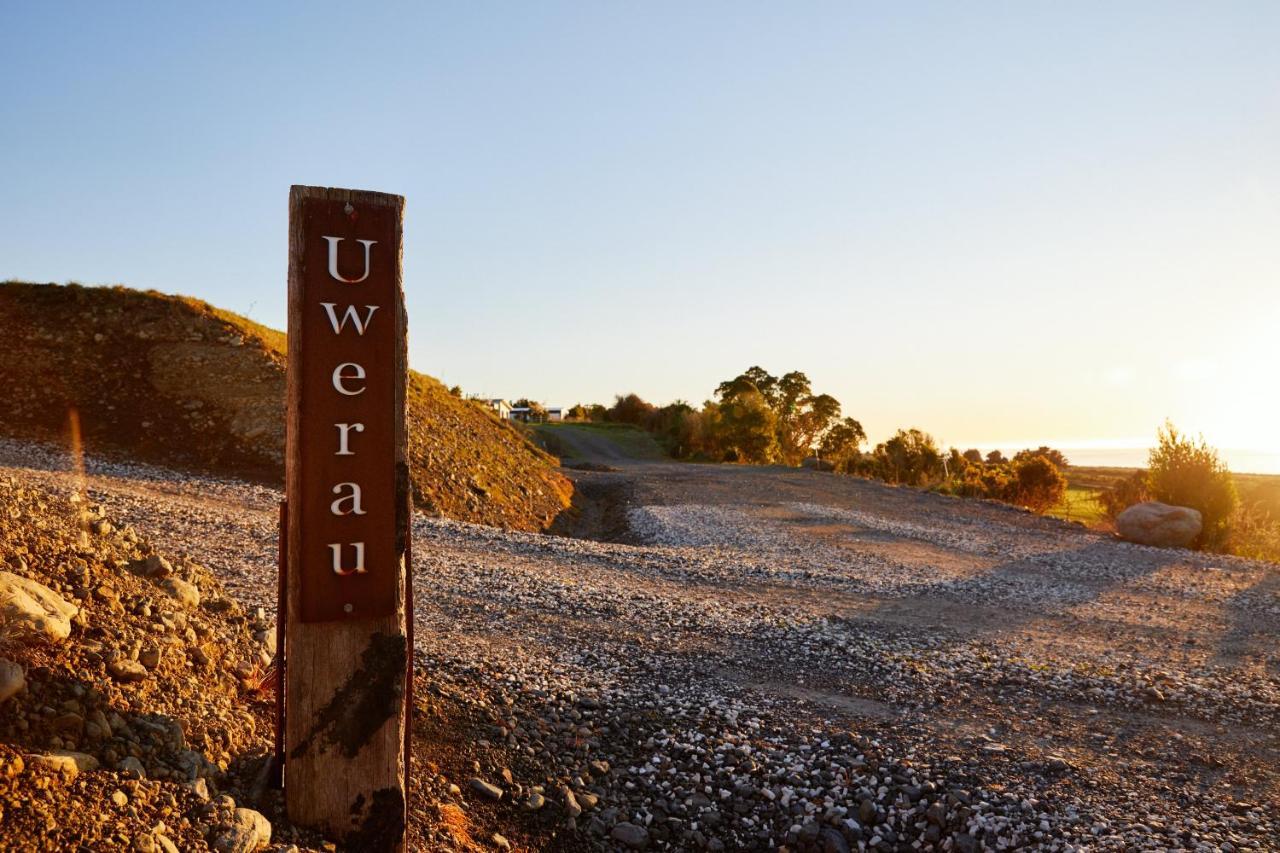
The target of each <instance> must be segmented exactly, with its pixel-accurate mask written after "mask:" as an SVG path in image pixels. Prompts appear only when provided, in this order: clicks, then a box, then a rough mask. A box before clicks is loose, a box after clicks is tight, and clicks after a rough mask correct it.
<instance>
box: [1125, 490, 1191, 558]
mask: <svg viewBox="0 0 1280 853" xmlns="http://www.w3.org/2000/svg"><path fill="white" fill-rule="evenodd" d="M1203 527H1204V520H1203V519H1202V518H1201V516H1200V513H1199V512H1198V511H1197V510H1194V509H1191V508H1190V507H1185V506H1169V505H1168V504H1162V503H1160V502H1159V501H1147V502H1146V503H1140V504H1134V505H1133V506H1131V507H1129V508H1128V509H1126V510H1125V511H1124V512H1122V513H1120V515H1119V516H1118V517H1117V518H1116V532H1117V533H1119V534H1120V538H1122V539H1127V540H1128V541H1130V542H1137V543H1138V544H1139V545H1155V546H1157V547H1159V548H1186V547H1187V546H1188V545H1190V544H1191V543H1192V542H1194V541H1195V538H1196V537H1197V536H1199V535H1200V530H1201V529H1202V528H1203Z"/></svg>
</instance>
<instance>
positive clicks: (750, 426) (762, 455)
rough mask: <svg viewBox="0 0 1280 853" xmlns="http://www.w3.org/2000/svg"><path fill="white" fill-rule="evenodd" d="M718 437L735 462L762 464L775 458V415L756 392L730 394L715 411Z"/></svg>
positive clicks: (766, 401) (776, 441)
mask: <svg viewBox="0 0 1280 853" xmlns="http://www.w3.org/2000/svg"><path fill="white" fill-rule="evenodd" d="M718 415H719V417H718V422H717V428H718V429H717V433H718V435H717V438H718V440H719V442H720V444H721V446H722V447H724V449H725V451H726V456H731V457H732V459H733V460H735V461H737V462H753V463H757V464H765V463H769V462H774V461H776V460H777V458H778V433H777V426H778V424H777V415H775V414H774V411H773V409H772V407H770V405H769V402H768V400H766V399H765V397H764V395H763V394H761V393H760V392H758V391H747V392H745V393H739V394H735V395H733V396H732V397H731V398H730V399H729V400H728V401H727V402H722V403H721V404H720V406H719V410H718Z"/></svg>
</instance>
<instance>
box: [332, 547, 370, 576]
mask: <svg viewBox="0 0 1280 853" xmlns="http://www.w3.org/2000/svg"><path fill="white" fill-rule="evenodd" d="M351 548H352V549H353V550H354V551H355V554H356V564H355V566H354V567H352V568H350V569H348V568H344V567H343V565H342V545H340V544H339V543H337V542H334V543H333V544H331V545H330V546H329V553H330V554H332V555H333V573H334V574H335V575H338V576H339V577H346V576H347V575H362V574H364V573H365V568H364V543H363V542H352V543H351Z"/></svg>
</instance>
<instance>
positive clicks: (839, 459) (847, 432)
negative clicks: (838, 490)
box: [819, 418, 867, 471]
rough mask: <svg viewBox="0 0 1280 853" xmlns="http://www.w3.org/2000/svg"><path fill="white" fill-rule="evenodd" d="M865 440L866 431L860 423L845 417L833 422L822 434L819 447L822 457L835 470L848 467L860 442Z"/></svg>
mask: <svg viewBox="0 0 1280 853" xmlns="http://www.w3.org/2000/svg"><path fill="white" fill-rule="evenodd" d="M866 440H867V433H866V432H865V431H864V430H863V429H862V424H860V423H858V422H857V421H855V420H854V419H853V418H845V419H844V420H841V421H839V422H837V423H836V424H834V425H833V426H832V427H831V429H829V430H827V432H826V434H825V435H823V436H822V443H821V444H820V445H819V449H820V451H821V453H822V458H823V459H825V460H827V461H828V462H830V463H831V464H832V465H834V466H835V467H836V470H837V471H839V470H841V469H845V468H847V467H848V464H849V460H851V459H853V458H854V457H856V456H857V455H858V453H859V448H860V447H861V446H862V443H863V442H864V441H866Z"/></svg>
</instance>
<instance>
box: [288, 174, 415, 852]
mask: <svg viewBox="0 0 1280 853" xmlns="http://www.w3.org/2000/svg"><path fill="white" fill-rule="evenodd" d="M403 212H404V199H403V198H401V197H400V196H395V195H387V194H384V193H371V192H360V191H354V190H339V189H322V188H317V187H294V188H293V189H292V191H291V193H290V196H289V229H290V241H289V364H288V413H287V418H288V421H287V423H288V429H287V440H286V464H285V494H286V518H285V523H284V525H283V528H284V530H285V531H286V534H285V537H284V538H285V540H286V541H285V552H286V553H285V560H284V561H283V562H284V577H285V583H284V584H283V588H284V600H283V601H281V602H280V604H281V608H282V610H283V612H284V614H285V637H284V640H285V643H284V650H283V651H284V679H283V680H284V683H285V693H284V700H285V704H284V730H285V737H284V744H283V746H284V759H285V761H284V786H285V800H286V805H287V807H288V811H289V816H290V818H291V819H292V820H294V821H295V822H297V823H300V824H303V825H311V826H318V827H320V828H323V829H325V830H327V831H328V832H329V833H331V834H334V835H337V836H339V837H340V838H342V839H344V840H345V841H346V843H347V844H348V845H349V846H352V849H359V850H398V849H402V848H403V844H404V834H405V816H406V812H405V779H406V772H407V768H406V767H405V758H406V754H405V750H404V743H405V742H406V741H405V738H406V733H407V721H406V702H405V696H406V667H407V663H408V661H409V655H410V649H409V642H408V636H409V628H410V626H409V625H408V622H407V608H408V604H409V601H408V598H409V595H410V591H409V588H408V586H407V585H406V577H407V568H408V567H407V554H406V551H407V548H408V536H409V515H410V513H409V499H410V498H409V476H408V465H407V454H406V432H405V425H404V397H405V387H406V386H405V382H406V366H407V365H406V362H407V350H406V319H405V310H404V292H403V284H402V280H401V264H400V258H401V231H402V221H403Z"/></svg>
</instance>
